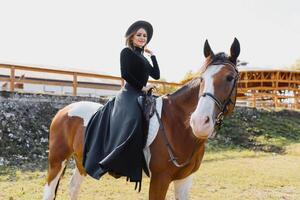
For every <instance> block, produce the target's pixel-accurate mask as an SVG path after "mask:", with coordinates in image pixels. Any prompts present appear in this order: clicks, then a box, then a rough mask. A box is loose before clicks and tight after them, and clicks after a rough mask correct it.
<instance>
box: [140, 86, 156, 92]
mask: <svg viewBox="0 0 300 200" xmlns="http://www.w3.org/2000/svg"><path fill="white" fill-rule="evenodd" d="M154 88H155V85H152V84H148V85H146V86H144V87H143V88H142V91H143V92H145V93H147V92H148V91H149V90H151V89H154Z"/></svg>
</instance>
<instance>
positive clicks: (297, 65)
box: [292, 58, 300, 70]
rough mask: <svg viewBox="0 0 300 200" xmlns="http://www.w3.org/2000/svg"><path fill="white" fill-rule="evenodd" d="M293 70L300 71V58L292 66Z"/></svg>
mask: <svg viewBox="0 0 300 200" xmlns="http://www.w3.org/2000/svg"><path fill="white" fill-rule="evenodd" d="M292 69H295V70H300V58H299V59H297V60H296V62H295V63H294V64H293V65H292Z"/></svg>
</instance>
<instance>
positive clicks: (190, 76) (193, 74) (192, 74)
mask: <svg viewBox="0 0 300 200" xmlns="http://www.w3.org/2000/svg"><path fill="white" fill-rule="evenodd" d="M197 75H199V72H193V71H192V70H190V71H188V72H187V73H186V74H185V75H184V77H183V79H182V80H181V81H180V83H181V84H186V83H187V82H189V81H190V80H192V79H193V78H195V77H196V76H197Z"/></svg>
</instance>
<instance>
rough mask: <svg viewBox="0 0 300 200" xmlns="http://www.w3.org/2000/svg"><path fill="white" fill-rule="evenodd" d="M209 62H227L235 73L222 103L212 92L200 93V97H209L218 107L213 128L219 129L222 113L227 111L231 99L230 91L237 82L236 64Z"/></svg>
mask: <svg viewBox="0 0 300 200" xmlns="http://www.w3.org/2000/svg"><path fill="white" fill-rule="evenodd" d="M211 64H218V65H220V64H227V65H229V66H231V67H232V68H233V69H234V70H235V72H236V73H237V75H236V76H235V77H234V83H233V86H232V88H231V90H230V93H229V95H228V97H227V99H226V100H225V102H224V103H222V102H221V101H220V100H219V99H218V98H217V97H215V96H214V95H213V94H211V93H209V92H205V93H203V94H202V95H201V97H206V96H208V97H210V98H211V99H212V100H213V101H214V102H215V104H216V105H217V107H218V108H219V110H220V111H221V112H220V113H219V114H218V116H217V117H216V122H215V128H216V129H217V130H219V129H220V128H221V126H222V124H223V120H224V114H225V113H226V112H227V108H228V105H229V104H232V103H233V102H232V100H231V96H232V93H233V91H234V88H236V83H237V80H238V79H239V72H238V70H237V68H236V66H235V65H234V64H233V63H231V62H214V63H211Z"/></svg>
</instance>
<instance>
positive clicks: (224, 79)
mask: <svg viewBox="0 0 300 200" xmlns="http://www.w3.org/2000/svg"><path fill="white" fill-rule="evenodd" d="M239 54H240V44H239V41H238V40H237V39H236V38H235V39H234V42H233V43H232V45H231V48H230V56H227V55H226V54H225V53H218V54H214V53H213V51H212V50H211V48H210V46H209V44H208V41H207V40H206V41H205V44H204V56H205V57H206V61H205V64H204V66H203V71H202V73H201V77H200V80H201V83H200V90H199V100H198V104H197V107H196V110H195V111H194V112H193V113H192V115H191V119H190V125H191V127H192V129H193V132H194V134H195V136H196V137H197V138H200V139H206V138H209V137H214V136H215V133H216V131H215V128H216V127H218V126H220V124H221V123H222V121H223V117H224V116H226V115H228V114H229V113H231V112H232V111H233V108H234V106H235V101H236V90H237V79H238V71H237V68H236V63H237V58H238V56H239Z"/></svg>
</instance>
